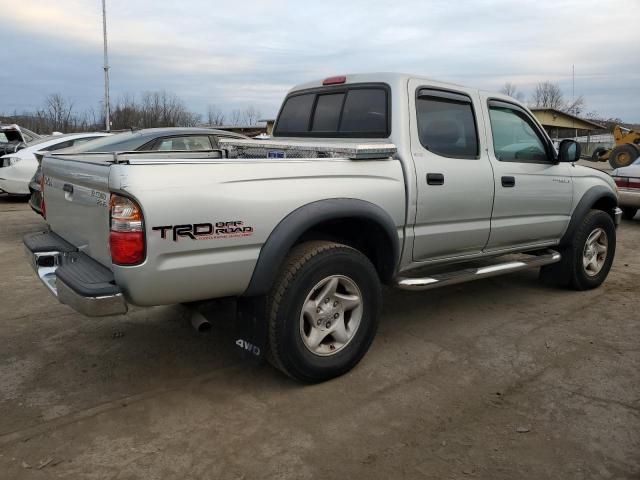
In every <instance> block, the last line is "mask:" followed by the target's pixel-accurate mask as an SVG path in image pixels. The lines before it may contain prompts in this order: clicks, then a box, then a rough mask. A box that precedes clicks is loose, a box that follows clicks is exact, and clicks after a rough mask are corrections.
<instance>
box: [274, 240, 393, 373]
mask: <svg viewBox="0 0 640 480" xmlns="http://www.w3.org/2000/svg"><path fill="white" fill-rule="evenodd" d="M381 296H382V295H381V288H380V282H379V280H378V275H377V272H376V270H375V268H374V267H373V265H372V264H371V262H370V261H369V259H368V258H367V257H365V256H364V255H363V254H362V253H360V252H359V251H357V250H355V249H353V248H351V247H348V246H346V245H341V244H338V243H333V242H324V241H323V242H320V241H315V242H307V243H303V244H301V245H298V246H296V247H295V248H294V249H293V250H292V251H291V253H290V254H289V256H288V257H287V259H286V261H285V264H284V266H283V268H282V269H281V271H280V273H279V275H278V278H277V279H276V282H275V283H274V286H273V288H272V291H271V293H270V295H269V297H268V301H267V314H268V317H269V351H268V355H267V358H268V359H269V361H270V362H271V363H272V364H273V365H274V366H275V367H276V368H278V369H280V370H282V371H283V372H284V373H286V374H287V375H289V376H291V377H293V378H295V379H296V380H300V381H303V382H320V381H324V380H328V379H330V378H334V377H337V376H339V375H342V374H344V373H346V372H348V371H349V370H351V369H352V368H353V367H354V366H355V365H356V364H357V363H358V362H359V361H360V359H361V358H362V357H363V356H364V354H365V353H366V352H367V350H368V349H369V346H370V345H371V342H372V341H373V338H374V336H375V333H376V330H377V326H378V316H379V311H380V304H381Z"/></svg>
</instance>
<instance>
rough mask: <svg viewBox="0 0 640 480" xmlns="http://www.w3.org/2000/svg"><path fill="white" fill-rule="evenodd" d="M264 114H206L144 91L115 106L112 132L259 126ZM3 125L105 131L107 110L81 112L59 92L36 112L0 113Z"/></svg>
mask: <svg viewBox="0 0 640 480" xmlns="http://www.w3.org/2000/svg"><path fill="white" fill-rule="evenodd" d="M260 117H261V113H260V111H259V110H257V109H256V108H255V107H253V106H249V107H247V108H245V109H235V110H232V111H231V112H227V113H225V112H223V111H222V110H220V109H218V108H217V107H216V106H215V105H208V106H207V111H206V113H205V114H204V115H202V114H200V113H195V112H192V111H190V110H189V109H188V108H187V106H186V105H185V103H184V101H183V100H182V99H181V98H180V97H178V96H177V95H176V94H174V93H171V92H167V91H164V90H163V91H159V92H144V93H142V94H141V95H140V96H139V97H136V96H135V95H131V94H125V95H123V96H122V97H120V98H119V99H118V100H117V101H116V102H115V103H114V104H112V105H111V115H110V120H111V129H112V130H124V129H129V128H154V127H195V126H198V125H210V126H220V125H227V124H228V125H255V124H256V123H257V122H258V120H260ZM0 123H17V124H18V125H20V126H22V127H25V128H28V129H29V130H32V131H34V132H37V133H40V134H50V133H52V132H64V133H70V132H87V131H100V130H104V129H105V117H104V111H103V108H102V107H101V106H100V108H98V109H94V108H88V109H84V110H79V109H77V108H76V107H75V105H74V102H73V101H72V100H70V99H69V98H65V97H63V96H62V95H60V94H58V93H54V94H50V95H48V96H47V97H46V98H45V101H44V102H43V105H42V106H41V107H40V108H37V109H35V110H33V111H23V112H17V111H14V112H13V113H11V114H7V113H4V114H3V113H0Z"/></svg>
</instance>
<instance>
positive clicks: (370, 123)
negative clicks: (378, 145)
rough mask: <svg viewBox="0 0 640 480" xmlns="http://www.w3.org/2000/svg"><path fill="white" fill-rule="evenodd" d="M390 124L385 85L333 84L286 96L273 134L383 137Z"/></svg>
mask: <svg viewBox="0 0 640 480" xmlns="http://www.w3.org/2000/svg"><path fill="white" fill-rule="evenodd" d="M389 125H390V122H389V93H388V88H386V87H384V86H357V85H356V86H347V87H332V88H331V89H323V90H319V91H314V92H309V93H302V94H294V95H292V96H290V97H288V98H287V99H286V100H285V102H284V105H283V107H282V110H281V112H280V116H279V117H278V121H277V123H276V128H275V131H274V136H291V137H314V136H315V137H354V138H355V137H376V138H385V137H388V136H389V134H390V128H389Z"/></svg>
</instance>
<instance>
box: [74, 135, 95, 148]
mask: <svg viewBox="0 0 640 480" xmlns="http://www.w3.org/2000/svg"><path fill="white" fill-rule="evenodd" d="M96 138H100V137H84V138H76V139H75V140H74V141H73V146H74V147H75V146H76V145H82V144H83V143H87V142H90V141H91V140H95V139H96Z"/></svg>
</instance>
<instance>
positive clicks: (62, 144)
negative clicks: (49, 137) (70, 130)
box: [42, 140, 73, 152]
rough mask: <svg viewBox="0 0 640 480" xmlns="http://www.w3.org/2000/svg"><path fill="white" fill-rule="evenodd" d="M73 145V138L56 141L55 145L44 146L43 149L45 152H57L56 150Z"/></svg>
mask: <svg viewBox="0 0 640 480" xmlns="http://www.w3.org/2000/svg"><path fill="white" fill-rule="evenodd" d="M71 145H73V140H67V141H66V142H60V143H56V144H55V145H49V146H48V147H45V148H43V149H42V150H43V151H45V152H55V151H56V150H62V149H63V148H67V147H70V146H71Z"/></svg>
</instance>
